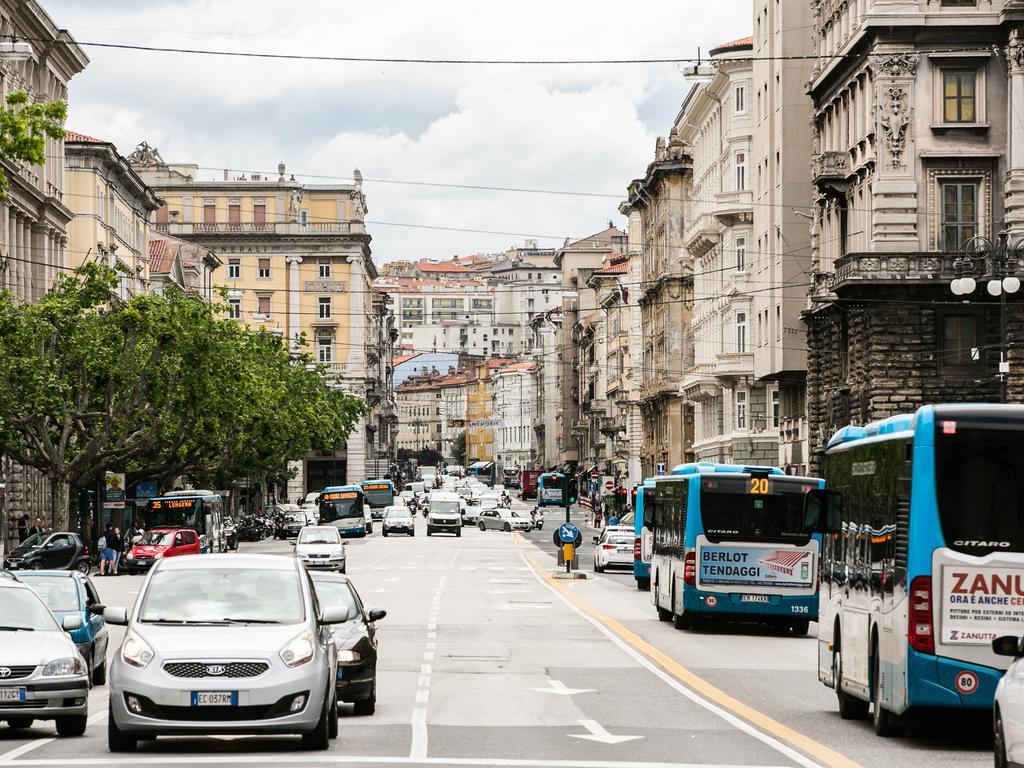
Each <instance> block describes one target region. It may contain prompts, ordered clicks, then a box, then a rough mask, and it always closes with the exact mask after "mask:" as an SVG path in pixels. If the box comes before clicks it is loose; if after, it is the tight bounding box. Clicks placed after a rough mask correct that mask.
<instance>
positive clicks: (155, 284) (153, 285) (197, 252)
mask: <svg viewBox="0 0 1024 768" xmlns="http://www.w3.org/2000/svg"><path fill="white" fill-rule="evenodd" d="M221 266H222V262H221V260H220V257H218V256H217V254H216V253H214V252H213V251H211V250H209V249H208V248H203V247H202V246H201V245H196V244H195V243H190V242H188V241H187V240H179V239H178V238H176V237H171V236H170V235H162V234H158V233H152V234H150V235H149V265H148V271H149V292H150V293H157V294H162V293H163V292H164V291H165V290H167V287H168V286H169V285H174V286H176V287H177V288H178V290H181V291H184V292H185V293H190V294H194V295H196V296H201V297H202V298H203V299H205V300H206V301H211V302H212V301H214V299H215V298H216V299H217V300H218V301H219V300H220V297H219V296H215V294H214V291H213V289H214V281H215V277H214V276H215V274H216V272H217V269H218V268H219V267H221Z"/></svg>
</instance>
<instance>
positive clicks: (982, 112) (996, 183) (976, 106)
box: [805, 0, 1024, 472]
mask: <svg viewBox="0 0 1024 768" xmlns="http://www.w3.org/2000/svg"><path fill="white" fill-rule="evenodd" d="M811 8H812V10H813V12H814V20H813V26H814V28H815V29H816V30H818V39H817V51H816V52H817V54H818V56H819V58H818V59H817V62H816V64H815V67H814V69H813V71H812V74H811V80H810V85H809V92H810V95H811V98H812V100H813V107H814V123H813V136H812V138H813V142H814V151H813V171H812V173H813V180H814V185H815V190H816V200H815V210H814V221H813V222H812V230H811V238H812V239H811V245H812V257H813V265H812V276H813V286H812V288H811V289H810V306H809V309H808V310H807V311H806V313H805V320H806V323H807V327H808V378H807V399H808V405H807V408H808V420H809V430H810V431H809V437H810V443H811V445H810V449H811V457H810V458H811V461H810V470H811V471H812V472H813V471H817V469H818V468H819V466H820V458H821V454H822V451H823V449H824V445H825V443H826V441H827V440H828V438H829V437H830V435H831V434H832V433H833V432H834V431H835V430H836V429H838V428H840V427H842V426H843V425H845V424H848V423H857V424H862V423H864V422H866V421H869V420H872V419H876V418H882V417H886V416H889V415H892V414H894V413H899V412H903V411H910V410H913V409H914V408H916V407H917V406H919V405H921V404H924V403H934V402H962V401H973V402H983V401H994V400H997V399H998V398H999V389H1000V382H999V380H998V368H999V359H1000V353H1001V352H1003V350H1004V349H1005V348H1006V347H1005V346H1004V343H1005V341H1006V340H1005V339H1001V338H1000V331H999V304H998V299H994V298H991V297H990V296H988V295H987V293H986V292H985V289H984V285H983V281H980V280H979V286H980V287H979V290H977V291H975V292H974V293H973V294H971V295H969V296H954V295H953V294H952V292H951V290H950V281H951V279H952V278H954V277H957V276H959V275H960V274H961V271H958V270H957V269H955V266H954V265H955V263H956V256H957V254H958V253H959V252H960V251H961V250H962V248H963V244H964V242H965V241H968V240H970V239H971V238H972V237H974V236H975V235H982V236H986V237H989V238H995V237H996V236H997V235H998V233H999V232H1000V231H1002V230H1004V229H1005V230H1008V232H1009V235H1010V237H1011V238H1012V239H1013V241H1016V240H1018V239H1019V238H1020V237H1021V236H1024V216H1022V213H1021V212H1022V206H1024V198H1022V197H1021V193H1020V190H1021V189H1024V183H1022V182H1024V126H1021V125H1020V121H1019V120H1017V119H1015V118H1014V119H1010V113H1009V105H1010V103H1011V99H1012V98H1016V99H1017V103H1020V101H1021V100H1024V46H1022V39H1021V38H1022V32H1021V30H1022V24H1024V7H1022V4H1021V3H1019V2H1016V1H1015V0H1008V1H1004V0H979V2H977V3H963V2H961V3H955V4H954V3H937V2H927V1H926V0H913V1H911V0H904V1H903V2H892V1H891V0H886V1H884V2H883V0H866V1H862V2H858V3H846V2H839V0H834V1H833V0H815V2H812V4H811ZM897 22H898V23H897ZM840 51H843V52H848V51H861V52H862V53H861V54H859V55H856V56H849V55H847V56H840V57H836V56H834V54H836V53H837V52H840ZM1011 94H1012V96H1011ZM1004 182H1005V186H1004ZM1014 269H1015V270H1017V269H1019V266H1018V265H1015V266H1014ZM1018 274H1019V273H1018ZM978 276H979V277H980V276H981V275H980V274H979V275H978ZM1008 304H1009V313H1010V319H1009V329H1010V334H1009V338H1010V339H1013V338H1015V337H1017V338H1019V336H1020V328H1021V325H1022V321H1024V318H1022V313H1021V304H1020V297H1019V294H1018V295H1017V296H1013V297H1010V300H1009V302H1008ZM1009 362H1010V379H1011V380H1010V396H1011V399H1012V398H1019V397H1020V396H1021V385H1020V379H1021V363H1022V361H1021V350H1020V348H1019V346H1010V347H1009Z"/></svg>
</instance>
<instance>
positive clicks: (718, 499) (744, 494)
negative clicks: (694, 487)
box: [700, 477, 816, 545]
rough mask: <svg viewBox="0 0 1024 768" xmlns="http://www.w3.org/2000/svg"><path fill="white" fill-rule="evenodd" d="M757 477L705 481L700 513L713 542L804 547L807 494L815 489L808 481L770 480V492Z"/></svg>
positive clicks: (806, 538) (808, 537) (771, 478)
mask: <svg viewBox="0 0 1024 768" xmlns="http://www.w3.org/2000/svg"><path fill="white" fill-rule="evenodd" d="M755 479H758V478H746V477H737V478H704V479H702V480H701V485H700V488H701V496H700V513H701V519H702V521H703V523H704V534H705V535H706V536H707V537H708V539H709V540H710V541H714V542H718V541H778V542H784V543H787V544H797V545H804V544H806V543H807V542H808V541H810V534H809V533H807V532H806V531H805V530H804V524H803V505H804V494H805V493H806V492H807V491H809V490H811V489H812V488H814V487H816V486H815V485H813V484H812V483H811V482H810V481H807V480H787V479H785V478H776V477H768V478H767V488H766V490H767V492H766V493H755V492H753V491H758V490H765V489H764V488H763V487H754V485H753V482H752V481H753V480H755Z"/></svg>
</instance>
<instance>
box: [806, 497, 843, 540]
mask: <svg viewBox="0 0 1024 768" xmlns="http://www.w3.org/2000/svg"><path fill="white" fill-rule="evenodd" d="M804 530H805V531H807V532H808V533H839V532H840V531H842V530H843V494H841V493H839V492H838V491H829V490H823V489H821V488H815V489H814V490H811V491H808V492H807V494H806V495H805V496H804Z"/></svg>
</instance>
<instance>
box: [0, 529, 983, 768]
mask: <svg viewBox="0 0 1024 768" xmlns="http://www.w3.org/2000/svg"><path fill="white" fill-rule="evenodd" d="M552 522H553V521H552V517H551V516H549V518H548V525H546V526H545V529H544V531H542V532H536V533H534V534H531V535H530V536H528V537H522V536H518V535H510V534H505V533H500V532H497V531H490V532H487V533H482V532H480V531H478V530H476V529H466V530H465V531H464V533H463V536H462V537H461V538H455V537H451V536H440V535H437V536H433V537H430V538H428V537H427V536H426V535H425V530H424V527H425V526H424V521H423V520H422V518H421V519H419V521H418V526H419V530H418V533H417V536H416V537H414V538H407V537H388V538H386V539H385V538H382V537H381V536H380V535H379V533H375V534H374V535H372V536H370V537H367V538H366V539H363V540H354V541H352V543H351V544H350V546H349V567H348V570H349V575H350V577H351V578H352V579H353V581H354V583H355V584H356V586H357V588H358V589H359V590H360V592H361V594H362V596H363V599H364V602H366V603H367V604H368V605H369V606H372V607H380V608H385V609H386V610H387V611H388V616H387V618H386V619H384V620H383V621H381V622H380V623H379V624H378V627H379V639H380V662H379V665H380V666H379V670H378V672H379V682H378V704H377V713H376V714H375V715H373V716H370V717H357V716H354V715H352V714H351V713H349V712H345V713H344V716H343V718H342V720H341V732H340V737H339V739H338V740H337V741H336V742H334V743H333V744H332V748H331V750H330V751H328V752H325V753H309V752H301V751H300V750H299V744H298V740H297V739H293V738H287V737H285V738H262V737H244V738H223V737H221V738H166V739H159V740H157V741H155V742H149V743H143V744H142V745H141V746H140V751H139V752H138V754H136V755H112V754H110V753H108V752H107V748H106V728H105V724H106V700H107V689H106V687H99V688H96V689H94V690H93V691H92V694H91V696H90V711H91V713H92V715H91V718H90V727H89V730H88V732H87V733H86V735H85V736H84V737H81V738H77V739H57V738H55V736H56V734H55V731H54V730H53V727H52V724H50V723H38V724H37V725H36V727H34V728H33V729H31V730H29V731H21V732H19V731H12V730H10V729H7V728H4V727H0V766H7V765H21V766H28V765H39V766H77V765H83V766H84V765H94V764H95V765H104V766H106V765H109V764H115V763H130V764H135V765H140V764H144V765H147V766H164V765H165V766H175V765H181V764H192V765H211V764H236V763H252V762H260V763H265V764H269V765H280V764H289V763H298V764H310V765H312V764H318V763H344V764H355V765H437V766H443V765H452V766H458V765H462V766H465V765H474V766H506V765H523V766H561V767H563V768H576V766H607V767H608V768H633V767H635V768H646V766H653V765H661V766H663V765H665V764H671V765H683V766H690V767H691V768H696V767H697V766H743V767H744V768H754V767H757V768H763V767H766V766H779V767H781V766H787V767H788V766H808V767H811V766H841V767H842V768H854V767H855V766H858V765H859V766H886V768H888V767H889V766H892V767H894V768H902V767H903V766H906V767H907V768H910V767H911V766H912V767H913V768H922V766H927V767H928V768H933V767H934V768H945V767H946V766H950V767H952V766H964V765H967V766H971V765H979V766H980V765H988V764H990V762H991V757H990V752H989V750H990V747H991V744H990V737H989V736H988V733H987V731H988V724H987V722H986V721H985V719H984V718H983V717H982V718H978V719H976V720H970V719H962V718H961V719H956V720H945V721H941V722H938V723H933V724H930V725H929V726H927V727H924V728H920V729H917V730H915V731H914V732H913V733H912V735H911V736H909V737H904V738H896V739H886V740H881V739H878V738H876V737H875V736H874V734H873V732H872V731H871V729H870V725H869V724H868V723H866V722H863V723H862V722H847V721H842V720H840V719H839V717H838V714H837V712H836V707H835V699H834V696H833V695H832V692H831V691H829V690H828V689H826V688H824V687H822V686H821V685H820V684H819V683H818V682H817V678H816V673H815V640H814V639H813V638H812V637H808V638H792V637H781V636H775V635H772V634H770V633H767V632H763V631H760V630H757V629H756V628H745V627H744V628H731V627H726V628H716V629H709V630H705V631H701V632H681V631H676V630H674V629H672V627H671V625H670V624H665V623H662V622H659V621H658V620H657V618H656V616H655V614H654V610H653V608H652V607H651V605H650V600H649V594H648V593H646V592H639V591H637V590H636V588H635V586H634V584H633V580H632V576H631V574H625V573H624V574H610V573H608V574H602V575H600V576H597V577H594V578H590V579H588V580H587V581H585V582H566V581H561V580H554V579H551V578H550V573H551V570H552V568H553V565H554V560H553V557H552V552H553V549H554V547H553V545H552V543H551V529H552V527H553V526H552V525H551V524H552ZM585 533H587V534H590V535H592V534H591V533H590V531H589V530H586V529H585ZM586 540H587V539H586V538H585V541H586ZM534 541H536V542H537V544H536V545H535V544H534V543H533V542H534ZM243 546H244V548H245V550H247V551H254V552H267V553H276V554H282V555H290V553H291V547H290V546H289V545H288V544H287V543H285V542H276V541H272V540H268V541H264V542H259V543H256V544H249V545H243ZM591 548H592V545H590V546H584V548H583V557H584V558H586V557H587V556H588V555H587V552H588V550H590V549H591ZM584 565H585V566H586V567H587V568H588V569H589V568H590V566H591V564H590V562H589V561H586V560H584ZM591 576H593V574H591ZM142 579H143V577H136V576H120V577H117V578H106V579H102V578H101V579H96V584H97V587H98V589H99V591H100V594H101V597H102V599H103V600H104V601H105V602H106V603H107V604H109V605H119V604H130V603H131V602H132V601H133V600H134V599H135V597H136V595H137V594H138V591H139V588H140V586H141V584H142ZM112 632H113V634H114V636H115V639H117V640H118V641H119V640H120V637H121V635H122V631H121V630H120V629H117V628H112ZM813 632H814V627H813V625H812V634H813ZM112 652H113V651H112Z"/></svg>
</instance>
